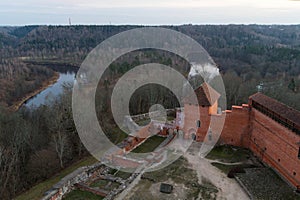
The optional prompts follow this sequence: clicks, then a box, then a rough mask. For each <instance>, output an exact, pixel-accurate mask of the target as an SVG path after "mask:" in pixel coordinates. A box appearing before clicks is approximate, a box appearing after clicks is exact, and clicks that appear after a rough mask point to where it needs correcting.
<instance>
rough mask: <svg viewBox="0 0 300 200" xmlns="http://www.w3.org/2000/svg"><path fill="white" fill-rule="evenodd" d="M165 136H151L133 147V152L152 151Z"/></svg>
mask: <svg viewBox="0 0 300 200" xmlns="http://www.w3.org/2000/svg"><path fill="white" fill-rule="evenodd" d="M165 139H166V138H164V137H159V136H156V135H154V136H152V137H150V138H148V139H147V140H146V141H145V142H144V143H143V144H141V145H140V146H138V147H137V148H135V149H134V150H133V151H132V152H133V153H147V152H152V151H154V150H155V149H156V148H157V147H158V146H159V145H160V144H161V143H162V142H163V141H164V140H165Z"/></svg>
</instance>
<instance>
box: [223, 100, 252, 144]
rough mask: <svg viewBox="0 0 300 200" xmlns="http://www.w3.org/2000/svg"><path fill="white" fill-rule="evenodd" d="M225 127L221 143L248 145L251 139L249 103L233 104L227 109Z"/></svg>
mask: <svg viewBox="0 0 300 200" xmlns="http://www.w3.org/2000/svg"><path fill="white" fill-rule="evenodd" d="M224 114H226V117H225V123H224V127H223V130H222V133H221V136H220V139H219V143H220V144H230V145H234V146H247V145H248V141H249V134H248V133H249V108H248V105H243V106H232V110H230V111H226V112H225V113H224Z"/></svg>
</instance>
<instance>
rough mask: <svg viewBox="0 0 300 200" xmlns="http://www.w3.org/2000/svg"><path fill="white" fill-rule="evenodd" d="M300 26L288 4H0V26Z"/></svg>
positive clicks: (17, 0) (222, 0)
mask: <svg viewBox="0 0 300 200" xmlns="http://www.w3.org/2000/svg"><path fill="white" fill-rule="evenodd" d="M69 18H71V20H72V24H110V23H111V24H188V23H193V24H229V23H238V24H241V23H245V24H250V23H259V24H300V1H290V0H14V1H4V0H1V2H0V25H24V24H68V19H69Z"/></svg>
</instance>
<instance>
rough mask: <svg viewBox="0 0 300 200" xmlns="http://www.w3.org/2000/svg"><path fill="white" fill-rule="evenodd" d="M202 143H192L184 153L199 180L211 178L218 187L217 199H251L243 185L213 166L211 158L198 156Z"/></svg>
mask: <svg viewBox="0 0 300 200" xmlns="http://www.w3.org/2000/svg"><path fill="white" fill-rule="evenodd" d="M200 146H201V144H200V143H198V144H197V143H194V144H192V146H191V148H190V149H189V150H188V152H187V153H186V154H185V155H184V156H185V157H186V158H187V160H188V161H189V163H191V164H192V166H193V169H195V170H196V171H197V175H198V178H199V180H203V178H204V179H206V180H209V181H210V182H211V183H212V184H213V185H215V186H216V187H217V188H218V189H219V192H218V196H217V199H222V200H223V199H228V200H237V199H238V200H248V199H250V198H249V197H248V195H247V194H246V192H245V191H244V190H243V189H242V188H241V186H240V185H239V184H238V183H237V182H236V181H235V180H234V179H229V178H227V176H226V175H225V174H224V173H223V172H221V171H220V170H219V169H217V168H215V167H213V166H212V165H211V164H210V162H209V160H207V159H205V158H200V157H199V156H198V153H197V152H199V149H200V148H199V147H200Z"/></svg>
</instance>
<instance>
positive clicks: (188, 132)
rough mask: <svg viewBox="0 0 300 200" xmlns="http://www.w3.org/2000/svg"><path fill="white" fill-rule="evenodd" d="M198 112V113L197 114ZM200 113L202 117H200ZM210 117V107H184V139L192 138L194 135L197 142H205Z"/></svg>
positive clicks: (187, 105) (186, 105)
mask: <svg viewBox="0 0 300 200" xmlns="http://www.w3.org/2000/svg"><path fill="white" fill-rule="evenodd" d="M197 110H198V112H197ZM199 113H200V116H199V115H198V114H199ZM198 120H200V122H201V128H198V127H197V121H198ZM209 123H210V115H209V107H202V106H200V107H199V106H198V105H190V104H185V105H184V127H183V131H184V137H185V138H186V139H187V138H191V137H192V135H193V134H195V135H196V140H197V141H203V139H204V137H205V135H206V133H207V131H208V127H209Z"/></svg>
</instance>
